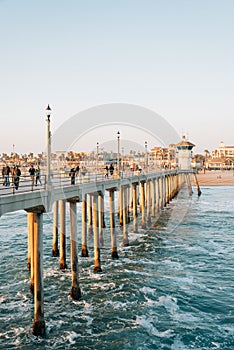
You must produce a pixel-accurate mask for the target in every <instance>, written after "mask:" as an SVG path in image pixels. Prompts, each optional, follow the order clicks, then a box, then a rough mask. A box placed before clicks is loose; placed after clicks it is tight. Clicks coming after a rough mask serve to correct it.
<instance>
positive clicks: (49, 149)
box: [46, 105, 51, 189]
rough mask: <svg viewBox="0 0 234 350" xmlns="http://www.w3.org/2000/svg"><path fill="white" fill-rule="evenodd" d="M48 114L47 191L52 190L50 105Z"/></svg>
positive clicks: (47, 110)
mask: <svg viewBox="0 0 234 350" xmlns="http://www.w3.org/2000/svg"><path fill="white" fill-rule="evenodd" d="M46 114H47V119H46V122H47V134H46V141H47V162H46V185H47V186H46V187H47V189H49V188H50V180H51V179H50V176H51V164H50V162H51V132H50V115H51V108H50V106H49V105H48V107H47V108H46Z"/></svg>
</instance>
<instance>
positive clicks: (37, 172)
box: [35, 165, 41, 186]
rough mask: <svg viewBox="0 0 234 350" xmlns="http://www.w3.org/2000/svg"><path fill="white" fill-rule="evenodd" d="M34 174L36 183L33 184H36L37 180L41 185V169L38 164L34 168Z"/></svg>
mask: <svg viewBox="0 0 234 350" xmlns="http://www.w3.org/2000/svg"><path fill="white" fill-rule="evenodd" d="M35 175H36V184H35V186H37V183H38V182H40V185H41V169H40V167H39V165H38V166H37V168H36V169H35Z"/></svg>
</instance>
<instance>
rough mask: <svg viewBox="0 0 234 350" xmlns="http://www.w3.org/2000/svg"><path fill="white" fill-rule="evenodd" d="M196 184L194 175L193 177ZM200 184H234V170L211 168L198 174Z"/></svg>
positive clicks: (193, 182)
mask: <svg viewBox="0 0 234 350" xmlns="http://www.w3.org/2000/svg"><path fill="white" fill-rule="evenodd" d="M191 180H192V184H193V185H195V179H194V176H192V178H191ZM197 180H198V183H199V186H234V171H232V170H226V171H221V170H211V171H209V170H208V171H206V172H205V173H203V172H199V173H198V174H197Z"/></svg>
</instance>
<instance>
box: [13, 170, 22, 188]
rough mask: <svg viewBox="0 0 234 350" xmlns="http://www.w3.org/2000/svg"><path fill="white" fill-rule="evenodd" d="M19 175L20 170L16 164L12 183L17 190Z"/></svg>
mask: <svg viewBox="0 0 234 350" xmlns="http://www.w3.org/2000/svg"><path fill="white" fill-rule="evenodd" d="M20 175H21V170H20V168H19V167H18V165H17V166H16V167H15V169H14V185H15V189H16V190H18V188H19V181H20Z"/></svg>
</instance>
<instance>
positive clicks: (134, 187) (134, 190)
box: [132, 183, 138, 233]
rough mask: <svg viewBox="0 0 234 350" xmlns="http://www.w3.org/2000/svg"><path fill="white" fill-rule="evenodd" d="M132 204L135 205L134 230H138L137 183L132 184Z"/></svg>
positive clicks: (135, 231)
mask: <svg viewBox="0 0 234 350" xmlns="http://www.w3.org/2000/svg"><path fill="white" fill-rule="evenodd" d="M132 206H133V208H132V209H133V232H134V233H137V232H138V223H137V184H136V183H134V184H132Z"/></svg>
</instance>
